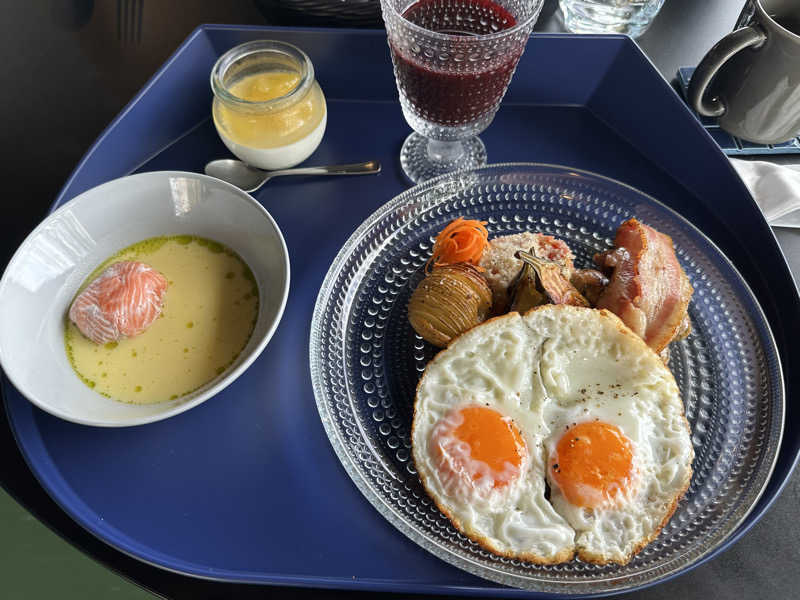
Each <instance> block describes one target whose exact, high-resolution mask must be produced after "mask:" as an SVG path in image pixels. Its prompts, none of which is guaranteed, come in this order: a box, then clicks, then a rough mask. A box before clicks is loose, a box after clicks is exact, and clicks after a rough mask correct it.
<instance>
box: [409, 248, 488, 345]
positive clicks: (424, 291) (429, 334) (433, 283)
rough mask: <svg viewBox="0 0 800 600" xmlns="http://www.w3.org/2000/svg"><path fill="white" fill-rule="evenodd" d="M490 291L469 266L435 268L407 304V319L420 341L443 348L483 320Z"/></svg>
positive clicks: (474, 269) (454, 265)
mask: <svg viewBox="0 0 800 600" xmlns="http://www.w3.org/2000/svg"><path fill="white" fill-rule="evenodd" d="M491 306H492V292H491V290H490V289H489V285H488V284H487V283H486V280H485V279H484V278H483V276H482V275H481V274H480V272H479V271H478V269H476V268H475V267H474V266H472V265H471V264H468V263H457V264H452V265H442V266H439V267H435V268H434V269H433V270H432V271H431V272H430V273H429V274H428V275H427V276H426V277H425V279H423V280H422V281H421V282H420V284H419V285H418V286H417V288H416V289H415V290H414V293H413V294H412V295H411V299H410V300H409V301H408V320H409V322H410V323H411V326H412V327H413V328H414V331H416V332H417V333H418V334H419V335H421V336H422V338H423V339H424V340H426V341H428V342H430V343H431V344H433V345H434V346H438V347H440V348H444V347H445V346H446V345H447V344H448V343H450V340H452V339H453V338H455V337H456V336H459V335H461V334H462V333H464V332H465V331H467V330H468V329H471V328H472V327H474V326H475V325H478V324H479V323H482V322H483V321H485V320H486V317H487V316H488V314H489V309H490V308H491Z"/></svg>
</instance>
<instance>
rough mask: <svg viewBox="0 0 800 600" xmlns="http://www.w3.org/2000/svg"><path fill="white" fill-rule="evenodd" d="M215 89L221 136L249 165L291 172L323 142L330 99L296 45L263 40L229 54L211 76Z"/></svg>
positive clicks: (249, 43)
mask: <svg viewBox="0 0 800 600" xmlns="http://www.w3.org/2000/svg"><path fill="white" fill-rule="evenodd" d="M211 89H212V91H213V92H214V102H213V106H212V114H213V117H214V125H215V127H216V128H217V133H219V136H220V138H222V141H223V142H224V143H225V145H226V146H227V147H228V149H229V150H230V151H231V152H233V154H234V155H236V156H237V157H238V158H240V159H241V160H243V161H244V162H246V163H248V164H250V165H253V166H256V167H260V168H262V169H268V170H274V169H285V168H288V167H292V166H294V165H296V164H298V163H300V162H303V161H304V160H305V159H306V158H308V157H309V156H310V155H311V154H312V153H313V152H314V150H316V148H317V146H319V143H320V142H321V141H322V136H323V134H324V133H325V125H326V123H327V118H328V111H327V107H326V104H325V96H324V95H323V93H322V89H321V88H320V87H319V84H318V83H317V82H316V80H315V79H314V66H313V65H312V64H311V60H309V58H308V56H307V55H306V54H305V53H304V52H303V51H302V50H300V49H299V48H297V47H295V46H293V45H291V44H287V43H286V42H279V41H273V40H262V41H255V42H248V43H246V44H242V45H240V46H236V47H234V48H232V49H230V50H228V51H227V52H226V53H225V54H223V55H222V56H221V57H220V58H219V60H217V62H216V63H215V64H214V68H213V69H212V70H211Z"/></svg>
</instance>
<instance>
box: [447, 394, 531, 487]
mask: <svg viewBox="0 0 800 600" xmlns="http://www.w3.org/2000/svg"><path fill="white" fill-rule="evenodd" d="M458 421H460V423H459V424H458V425H455V426H454V427H447V428H446V430H445V431H442V432H441V435H440V436H439V437H440V440H439V442H437V446H438V448H439V450H440V452H442V453H443V454H447V455H448V456H447V458H448V461H446V464H449V466H450V468H451V469H453V470H456V471H459V472H461V473H467V474H468V475H470V476H471V477H472V479H473V480H477V479H479V478H481V477H483V476H485V467H482V465H476V464H475V461H477V462H478V463H483V464H484V465H486V467H488V468H489V471H490V476H491V477H492V479H493V480H494V482H493V487H501V486H504V485H507V484H508V483H510V481H511V480H513V479H514V477H513V476H512V475H518V474H519V469H520V467H521V466H522V459H523V457H524V456H525V453H526V452H527V450H526V447H525V442H524V441H523V439H522V436H521V435H520V433H519V430H518V429H517V427H516V426H515V425H514V423H513V422H512V421H511V419H510V418H509V417H504V416H503V415H501V414H500V413H499V412H497V411H496V410H493V409H491V408H488V407H484V406H469V407H466V408H462V409H461V410H459V411H458V413H457V419H456V420H455V422H458ZM446 439H449V440H452V441H457V442H458V443H456V444H448V443H447V442H446V441H444V440H446ZM465 445H466V448H464V446H465ZM464 450H466V452H465V451H464ZM509 464H510V465H511V466H512V467H513V469H512V470H511V473H509V469H508V465H509Z"/></svg>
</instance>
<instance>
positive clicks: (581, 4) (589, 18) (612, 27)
mask: <svg viewBox="0 0 800 600" xmlns="http://www.w3.org/2000/svg"><path fill="white" fill-rule="evenodd" d="M559 5H560V7H561V12H562V14H563V15H564V25H565V26H566V28H567V29H569V30H570V31H572V32H573V33H626V34H628V35H629V36H631V37H632V38H636V37H639V36H640V35H642V34H643V33H644V32H645V31H646V30H647V28H648V27H650V23H652V22H653V19H654V18H655V16H656V15H657V14H658V11H660V10H661V7H662V6H663V5H664V0H559Z"/></svg>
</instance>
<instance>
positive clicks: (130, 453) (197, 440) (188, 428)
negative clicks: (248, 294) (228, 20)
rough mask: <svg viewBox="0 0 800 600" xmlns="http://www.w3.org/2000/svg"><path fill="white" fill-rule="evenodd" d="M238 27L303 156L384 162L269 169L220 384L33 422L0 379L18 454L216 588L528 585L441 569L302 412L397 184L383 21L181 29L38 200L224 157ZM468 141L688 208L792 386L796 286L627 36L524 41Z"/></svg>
mask: <svg viewBox="0 0 800 600" xmlns="http://www.w3.org/2000/svg"><path fill="white" fill-rule="evenodd" d="M257 38H276V39H283V40H287V41H290V42H292V43H294V44H296V45H298V46H300V47H301V48H303V49H304V50H305V51H306V52H307V53H308V54H309V56H310V57H311V59H312V61H313V63H314V66H315V70H316V72H317V75H318V78H319V81H320V84H321V85H322V87H323V89H324V90H325V92H326V95H327V97H328V109H329V123H328V131H327V134H326V137H325V139H324V141H323V143H322V145H321V146H320V147H319V149H318V150H317V152H316V153H315V154H314V156H312V157H311V158H310V159H309V160H308V164H325V163H332V162H354V161H356V160H362V159H372V158H374V159H378V160H380V161H381V162H382V163H383V165H384V170H383V172H382V173H381V174H380V175H379V176H376V177H359V178H328V179H325V178H315V179H308V180H306V181H304V182H300V181H292V182H290V181H288V180H287V181H281V180H280V179H277V180H275V181H274V182H270V183H269V184H268V185H267V186H265V187H264V188H263V189H262V190H261V191H260V192H259V193H258V194H257V198H258V200H259V201H260V202H262V203H263V204H264V205H265V206H266V207H267V208H268V209H269V211H270V212H271V213H272V215H273V216H274V217H275V219H276V220H277V222H278V224H279V225H280V227H281V228H282V230H283V233H284V235H285V238H286V242H287V245H288V248H289V252H290V257H291V262H292V273H293V275H294V276H293V281H292V287H291V290H290V294H289V301H288V305H287V309H286V312H285V314H284V317H283V320H282V322H281V324H280V326H279V328H278V330H277V332H276V334H275V336H274V337H273V339H272V341H271V342H270V344H269V346H268V347H267V349H266V351H265V352H264V353H263V354H262V356H261V357H260V358H259V359H258V360H257V361H256V362H255V363H254V364H253V365H252V366H251V367H250V369H249V370H248V371H247V372H246V373H245V374H244V375H243V376H242V377H241V378H240V379H239V380H238V381H237V382H236V383H235V384H234V385H232V386H230V387H229V388H227V389H226V390H225V391H224V392H223V393H221V394H219V395H218V396H217V397H215V398H213V399H212V400H210V401H208V402H206V403H204V404H203V405H201V406H199V407H197V408H195V409H193V410H191V411H188V412H186V413H184V414H181V415H179V416H177V417H174V418H171V419H168V420H166V421H163V422H159V423H154V424H150V425H147V426H142V427H134V428H129V429H123V430H108V429H96V428H90V427H84V426H80V425H75V424H72V423H68V422H65V421H61V420H59V419H57V418H54V417H51V416H49V415H47V414H45V413H44V412H42V411H40V410H38V409H36V408H35V407H33V406H32V405H31V404H30V403H28V402H27V401H26V400H25V399H24V398H22V397H21V396H20V395H19V393H18V392H17V391H16V390H14V389H13V387H12V386H10V385H9V383H8V381H7V380H6V379H4V380H3V395H4V398H5V401H6V409H7V413H8V415H9V419H10V422H11V426H12V429H13V430H14V432H15V435H16V437H17V441H18V443H19V445H20V448H21V450H22V452H23V454H24V456H25V457H26V460H27V461H28V463H29V465H30V466H31V469H32V470H33V472H34V473H35V474H36V476H37V477H38V478H39V481H40V482H41V483H42V485H43V486H44V488H45V489H46V490H47V491H48V492H49V494H50V495H51V496H52V497H53V498H54V499H55V500H56V501H57V502H58V503H59V504H60V506H61V507H63V508H64V510H65V511H66V512H67V513H69V514H70V515H71V516H72V517H73V518H74V519H75V520H76V521H78V522H79V523H80V524H81V525H83V526H84V527H85V528H87V529H88V530H89V531H91V532H93V533H94V534H95V535H97V536H98V537H99V538H101V539H103V540H104V541H105V542H107V543H109V544H111V545H112V546H114V547H116V548H119V549H121V550H122V551H124V552H127V553H129V554H131V555H133V556H135V557H137V558H139V559H141V560H144V561H147V562H149V563H152V564H155V565H159V566H161V567H164V568H167V569H172V570H175V571H179V572H181V573H186V574H190V575H195V576H199V577H206V578H213V579H221V580H227V581H243V582H244V581H246V582H258V583H266V584H288V585H304V586H319V587H338V588H356V589H362V590H384V591H394V592H429V593H452V594H460V595H478V594H481V595H489V596H498V597H530V596H532V595H534V594H531V593H529V592H522V591H519V590H512V589H508V588H504V587H502V586H499V585H496V584H493V583H490V582H487V581H484V580H481V579H478V578H476V577H474V576H471V575H469V574H466V573H464V572H462V571H460V570H458V569H456V568H454V567H452V566H450V565H448V564H445V563H444V562H442V561H440V560H438V559H436V558H434V557H433V556H432V555H430V554H429V553H428V552H426V551H424V550H422V549H421V548H419V547H417V546H416V545H415V544H414V543H413V542H411V541H410V540H409V539H407V538H406V537H405V536H403V535H402V534H401V533H400V532H398V531H397V530H395V529H394V527H392V526H391V525H390V524H389V523H388V522H387V521H385V520H384V519H383V517H381V516H380V515H379V514H378V513H377V512H376V511H375V510H374V509H373V508H372V507H371V506H370V504H369V503H368V502H367V500H366V499H365V498H364V497H362V496H361V494H360V493H359V491H358V490H357V489H356V487H355V486H354V485H353V483H352V482H351V481H350V479H349V478H348V476H347V474H346V473H345V471H344V469H343V468H342V466H341V464H340V463H339V461H338V460H337V458H336V455H335V454H334V452H333V449H332V448H331V446H330V444H329V442H328V440H327V438H326V435H325V432H324V430H323V428H322V425H321V423H320V420H319V416H318V414H317V411H316V406H315V402H314V397H313V392H312V387H311V381H310V374H309V370H308V339H309V330H310V323H311V315H312V311H313V307H314V302H315V300H316V296H317V292H318V289H319V286H320V284H321V282H322V280H323V277H324V276H325V273H326V271H327V269H328V266H329V265H330V263H331V261H332V260H333V257H334V256H335V255H336V253H337V251H338V250H339V248H340V247H341V245H342V244H343V243H344V241H345V240H346V239H347V238H348V236H349V235H350V233H351V232H352V231H353V230H354V229H355V228H356V227H357V226H358V225H359V224H360V223H361V221H362V220H363V219H364V218H365V217H367V216H368V215H369V214H370V213H372V212H373V211H374V210H375V209H376V208H377V207H378V206H380V205H381V204H383V203H384V202H386V201H388V200H389V199H390V198H392V197H393V196H395V195H396V194H398V193H400V192H402V191H403V190H405V189H406V188H407V187H408V183H407V181H405V179H404V178H403V176H402V174H401V171H400V168H399V164H398V154H399V150H400V145H401V143H402V141H403V139H404V138H405V136H406V135H407V133H408V131H409V129H408V127H407V125H406V124H405V122H404V120H403V117H402V114H401V112H400V107H399V105H398V103H397V92H396V89H395V83H394V79H393V75H392V69H391V64H390V61H389V56H388V51H387V46H386V39H385V34H384V33H383V32H382V31H365V30H360V31H347V30H313V31H312V30H303V29H276V28H254V27H247V28H246V27H226V26H204V27H201V28H199V29H197V30H196V31H195V32H193V33H192V34H191V36H190V37H189V38H188V39H187V41H186V42H185V43H184V44H183V45H182V46H181V47H180V48H179V49H178V50H177V52H176V53H175V54H174V55H173V56H172V57H171V58H170V59H169V60H168V61H167V63H166V64H165V65H164V66H163V67H162V69H161V70H160V71H159V72H158V73H157V74H156V75H155V76H154V77H153V78H152V79H151V81H150V82H148V84H147V85H146V86H145V88H144V89H143V90H142V91H141V92H140V93H139V94H138V95H137V96H136V98H134V100H133V101H132V102H131V103H130V104H129V105H128V106H127V107H126V108H125V109H124V110H123V112H122V113H121V114H120V116H119V117H118V118H117V119H116V120H115V121H114V122H113V123H112V124H111V125H110V126H109V127H108V129H107V130H106V131H105V132H104V133H103V134H102V135H101V136H100V138H99V139H98V140H97V142H96V143H95V144H94V146H92V148H91V149H90V150H89V152H88V153H87V154H86V156H85V157H84V158H83V160H82V161H81V163H80V164H79V165H78V167H77V168H76V170H75V172H74V173H73V174H72V176H71V177H70V179H69V180H68V181H67V183H66V185H65V186H64V189H63V190H62V192H61V194H60V195H59V197H58V198H57V200H56V202H55V204H54V206H58V205H60V204H62V203H63V202H65V201H67V200H69V199H70V198H73V197H74V196H75V195H77V194H79V193H80V192H82V191H84V190H86V189H88V188H90V187H93V186H95V185H97V184H99V183H102V182H104V181H107V180H109V179H112V178H115V177H119V176H122V175H125V174H127V173H131V172H135V171H150V170H159V169H185V170H194V171H199V170H201V169H202V166H203V165H204V164H205V162H206V161H207V160H209V159H211V158H212V157H218V156H224V155H226V154H227V152H226V151H225V148H224V146H223V145H222V143H221V142H220V141H219V139H218V138H217V136H216V134H215V132H214V128H213V125H212V124H211V123H210V121H209V118H208V117H209V109H210V103H211V92H210V89H209V85H208V74H209V71H210V69H211V66H212V64H213V63H214V61H215V60H216V58H217V57H218V56H219V55H220V54H221V53H222V52H224V51H225V50H227V49H228V48H230V47H231V46H233V45H235V44H238V43H241V42H244V41H248V40H252V39H257ZM654 113H655V114H658V115H659V116H660V118H659V119H658V120H656V121H654V120H653V119H652V115H653V114H654ZM482 138H483V140H484V142H485V143H486V146H487V149H488V153H489V159H490V161H491V162H507V161H536V162H546V163H560V164H566V165H571V166H574V167H577V168H581V169H586V170H589V171H594V172H598V173H602V174H604V175H607V176H609V177H612V178H615V179H619V180H621V181H624V182H625V183H628V184H630V185H633V186H634V187H636V188H638V189H640V190H642V191H644V192H646V193H648V194H650V195H652V196H655V197H656V198H658V199H660V200H662V201H663V202H665V203H666V204H667V205H669V206H670V207H672V208H674V209H676V210H677V211H678V212H680V213H682V214H683V215H684V216H686V217H687V218H689V219H690V220H692V222H693V223H695V224H696V225H697V226H698V227H699V228H700V229H701V230H702V231H703V232H704V233H706V234H707V235H708V236H709V237H710V238H711V239H712V240H714V242H715V243H716V244H717V245H718V246H719V247H720V248H721V249H722V251H723V252H725V254H726V255H727V256H728V257H729V258H730V259H731V260H732V261H733V263H734V264H735V265H736V266H737V267H738V269H739V270H740V272H741V273H742V274H743V276H744V277H745V279H746V280H747V281H748V283H749V284H750V286H751V287H752V289H753V290H754V292H755V294H756V296H757V298H758V299H759V301H760V302H761V305H762V307H763V309H764V311H765V313H766V315H767V317H768V319H769V321H770V325H771V327H772V331H773V333H774V335H775V338H776V341H777V344H778V347H779V350H780V352H781V358H782V364H783V371H784V373H785V376H786V385H787V395H788V396H789V397H792V396H793V395H800V345H798V344H790V343H789V341H790V337H791V336H790V333H792V332H797V331H798V329H799V327H798V319H800V298H798V295H797V290H796V288H795V287H794V284H793V282H792V279H791V275H790V273H789V269H788V267H787V265H786V263H785V260H784V258H783V256H782V254H781V252H780V249H779V247H778V245H777V243H776V241H775V238H774V237H773V235H772V232H771V231H770V229H769V227H768V226H767V224H766V223H765V222H764V220H763V218H762V217H761V214H760V212H759V210H758V208H757V206H756V205H755V203H754V202H753V200H752V199H751V197H750V196H749V194H748V193H747V191H746V189H745V188H744V186H743V185H742V184H741V182H740V181H739V179H738V178H737V177H736V175H735V173H734V171H733V169H732V168H731V166H730V165H729V164H728V162H727V160H726V159H725V157H724V155H723V154H722V153H721V152H720V151H719V148H718V147H717V146H716V145H715V143H714V141H713V140H712V138H711V137H709V136H708V134H707V133H706V132H705V131H704V130H703V128H702V127H701V125H700V124H699V123H698V122H697V121H696V120H695V119H694V117H693V116H692V115H691V113H690V112H689V111H688V110H687V109H686V107H685V106H684V105H683V103H682V101H681V100H680V98H679V97H678V96H677V95H676V94H675V93H674V92H673V91H672V89H671V88H670V87H669V85H668V84H667V82H666V81H665V80H664V79H663V78H662V77H661V76H660V75H659V74H658V73H657V72H656V71H655V70H654V69H653V67H652V65H651V64H650V63H649V61H648V60H647V59H646V57H645V56H644V55H643V54H642V53H641V52H640V50H639V49H638V48H637V46H636V45H635V44H634V43H633V42H631V40H630V39H628V38H626V37H623V36H572V35H559V34H542V35H534V37H533V38H532V39H531V41H530V43H529V45H528V48H527V50H526V52H525V55H524V56H523V59H522V61H521V62H520V65H519V68H518V70H517V73H516V75H515V78H514V81H513V83H512V85H511V89H510V90H509V93H508V96H507V98H506V101H505V102H504V104H503V106H502V108H501V109H500V111H499V113H498V115H497V118H496V119H495V122H494V123H493V124H492V125H491V127H490V128H489V129H488V130H487V131H486V132H485V134H484V135H483V136H482ZM309 241H312V242H313V246H311V245H309ZM765 265H768V266H769V268H765ZM793 392H794V394H793ZM788 404H789V405H788V407H787V423H786V429H785V436H784V441H783V445H782V450H781V454H780V458H779V462H778V464H777V466H776V470H775V473H774V476H773V477H772V480H771V482H770V484H769V486H768V488H767V490H766V492H765V495H764V496H763V497H762V498H761V500H760V501H759V503H758V505H757V507H756V509H755V510H754V511H753V512H752V513H751V514H750V516H749V517H748V519H747V521H746V522H745V523H744V524H743V525H742V526H741V527H740V529H739V530H738V531H737V532H736V534H735V535H733V536H732V537H731V538H730V539H729V540H728V544H729V543H732V542H733V541H735V539H737V538H738V537H739V536H741V535H742V534H743V533H744V532H745V531H747V529H749V527H750V526H752V524H753V523H755V521H756V520H757V519H758V518H759V517H760V516H761V515H762V514H763V512H764V511H765V510H766V509H767V508H768V506H769V505H770V503H771V502H772V501H773V500H774V498H775V496H776V495H777V494H778V492H779V491H780V489H781V487H782V486H783V484H784V483H785V481H786V479H787V477H788V475H789V473H790V471H791V469H792V467H793V465H794V463H795V461H796V458H797V454H798V447H799V446H800V431H798V430H799V429H800V406H798V405H797V403H791V402H790V403H788ZM726 545H727V544H726Z"/></svg>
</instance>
